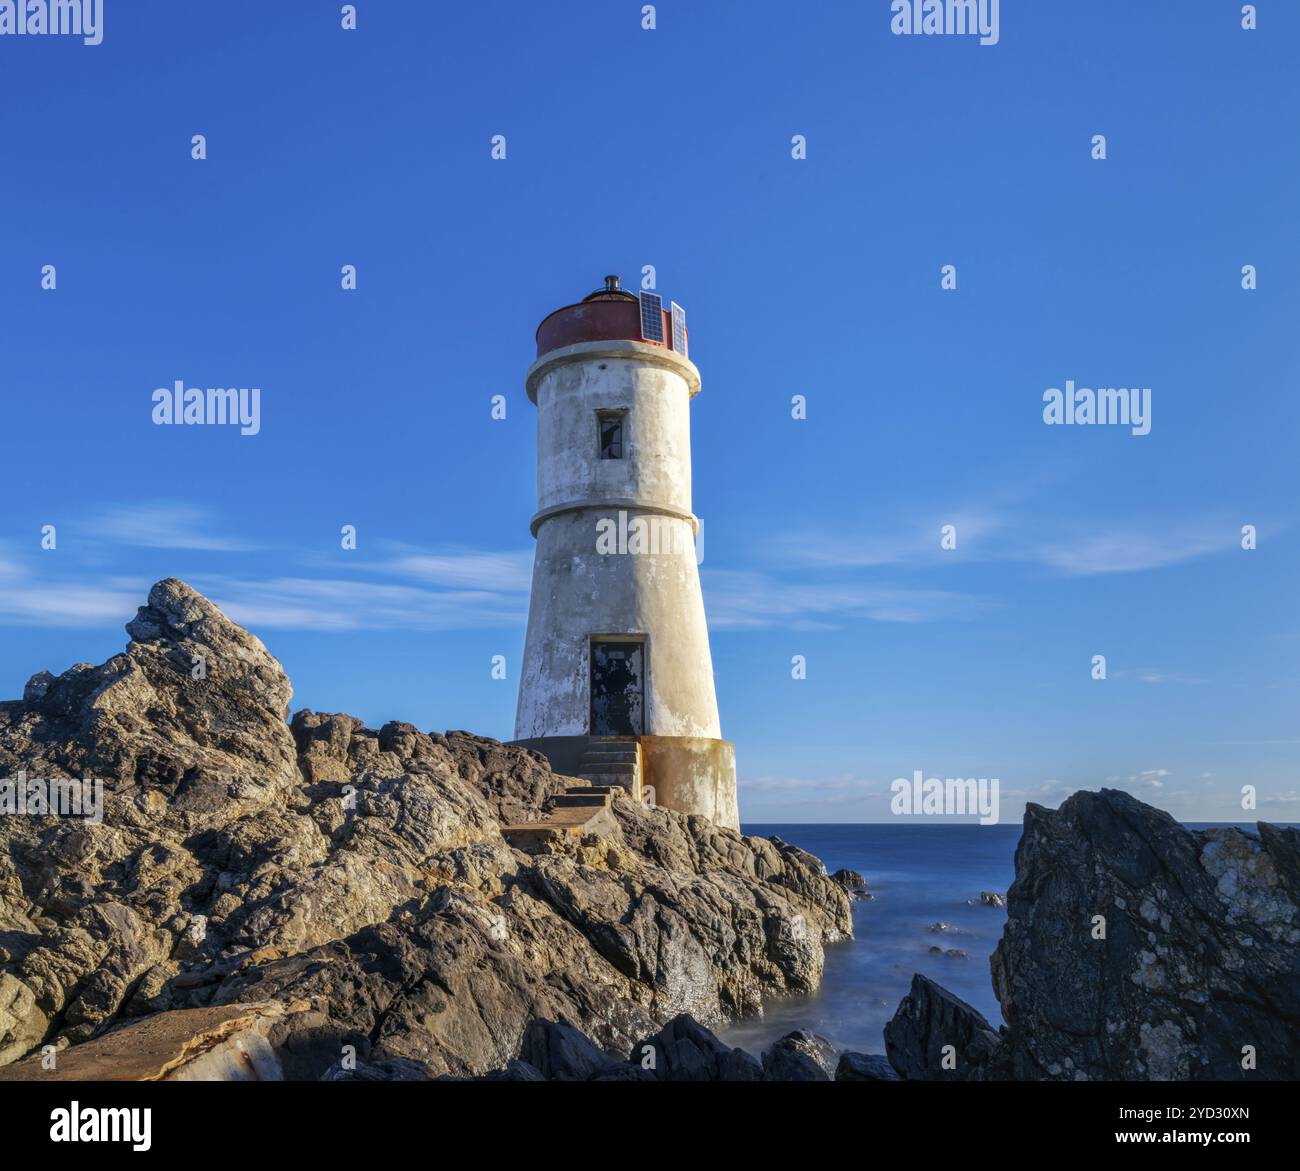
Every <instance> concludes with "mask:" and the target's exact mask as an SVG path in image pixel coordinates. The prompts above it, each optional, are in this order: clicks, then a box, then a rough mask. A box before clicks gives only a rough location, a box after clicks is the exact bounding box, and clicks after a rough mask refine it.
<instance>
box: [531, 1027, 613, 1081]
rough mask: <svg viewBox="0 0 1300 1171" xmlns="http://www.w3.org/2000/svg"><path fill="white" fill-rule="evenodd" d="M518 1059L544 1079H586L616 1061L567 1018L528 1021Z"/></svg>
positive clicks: (603, 1070)
mask: <svg viewBox="0 0 1300 1171" xmlns="http://www.w3.org/2000/svg"><path fill="white" fill-rule="evenodd" d="M519 1060H520V1061H522V1062H523V1063H524V1064H525V1065H530V1066H532V1068H533V1069H535V1070H537V1072H538V1073H540V1074H541V1075H542V1077H543V1078H545V1079H546V1080H547V1081H552V1082H586V1081H591V1080H592V1079H593V1078H594V1077H595V1076H596V1075H597V1074H600V1073H604V1072H606V1071H607V1070H609V1069H610V1068H611V1067H612V1066H614V1065H617V1064H618V1058H617V1057H613V1056H611V1055H610V1054H608V1053H606V1052H604V1051H603V1050H602V1049H600V1048H598V1047H597V1046H596V1045H595V1044H593V1042H592V1041H591V1038H589V1037H588V1036H587V1035H586V1034H585V1033H584V1032H582V1030H581V1029H575V1028H574V1027H573V1026H572V1025H571V1024H569V1023H568V1022H567V1021H543V1020H534V1021H529V1023H528V1028H526V1029H525V1030H524V1039H523V1042H522V1044H521V1045H520V1047H519Z"/></svg>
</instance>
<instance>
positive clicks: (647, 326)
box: [637, 292, 664, 345]
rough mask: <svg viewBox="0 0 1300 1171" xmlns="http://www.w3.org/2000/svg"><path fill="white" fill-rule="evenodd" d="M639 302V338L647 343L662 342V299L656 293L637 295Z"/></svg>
mask: <svg viewBox="0 0 1300 1171" xmlns="http://www.w3.org/2000/svg"><path fill="white" fill-rule="evenodd" d="M637 299H638V300H639V301H640V302H641V337H642V338H643V339H644V340H645V341H648V342H659V343H660V344H661V345H662V344H663V340H664V299H663V298H662V297H661V296H660V295H659V294H658V293H644V292H642V293H638V294H637Z"/></svg>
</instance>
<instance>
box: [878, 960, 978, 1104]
mask: <svg viewBox="0 0 1300 1171" xmlns="http://www.w3.org/2000/svg"><path fill="white" fill-rule="evenodd" d="M1000 1049H1001V1047H1000V1042H999V1037H998V1032H997V1030H996V1029H995V1028H993V1026H992V1025H990V1024H989V1022H988V1021H986V1020H985V1019H984V1017H983V1016H981V1015H980V1014H979V1013H978V1012H977V1011H976V1010H975V1009H973V1008H971V1006H970V1005H969V1004H967V1003H966V1002H965V1001H964V1000H961V999H959V998H958V997H956V996H954V995H953V994H952V993H951V992H949V991H947V990H946V989H944V988H941V987H939V985H938V984H936V983H935V982H934V981H933V980H929V979H927V978H926V977H925V976H922V975H920V974H919V973H918V974H917V975H914V976H913V977H912V988H911V991H910V992H908V994H907V996H906V997H905V998H904V999H903V1001H902V1003H901V1004H899V1006H898V1011H897V1012H896V1013H895V1014H894V1016H893V1019H892V1020H890V1022H889V1023H888V1024H887V1025H886V1026H885V1054H886V1056H887V1057H888V1058H889V1061H890V1064H892V1065H893V1067H894V1068H895V1069H896V1070H897V1071H898V1072H899V1073H900V1074H901V1075H902V1076H903V1077H905V1078H907V1079H908V1080H909V1081H984V1080H988V1079H989V1078H990V1077H991V1076H992V1075H993V1073H994V1070H995V1065H996V1063H997V1061H998V1060H999V1059H1000V1056H1001V1051H1000Z"/></svg>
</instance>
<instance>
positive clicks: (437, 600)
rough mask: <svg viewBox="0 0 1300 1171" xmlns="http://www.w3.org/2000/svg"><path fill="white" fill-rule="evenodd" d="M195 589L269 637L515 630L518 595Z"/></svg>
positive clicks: (276, 582)
mask: <svg viewBox="0 0 1300 1171" xmlns="http://www.w3.org/2000/svg"><path fill="white" fill-rule="evenodd" d="M193 584H194V585H195V588H198V589H202V590H203V592H204V593H206V594H208V596H209V597H211V598H212V600H213V601H214V602H215V603H216V604H217V605H218V606H220V607H221V609H222V610H224V611H225V613H226V614H228V615H229V616H230V617H231V618H232V619H234V620H235V621H236V622H238V623H239V624H240V625H242V626H250V627H253V628H263V629H277V630H320V631H335V632H337V631H349V630H416V631H429V630H462V629H476V628H491V627H504V626H522V624H523V622H524V620H525V619H526V618H527V615H528V601H527V597H526V596H525V595H521V594H518V593H507V592H497V591H492V590H435V589H424V588H421V587H418V586H409V585H398V584H394V583H391V582H375V581H361V580H349V579H343V578H307V577H278V578H273V579H270V580H267V581H258V580H255V579H245V580H230V579H226V580H217V581H213V582H212V583H211V584H210V585H209V584H208V583H206V582H205V580H204V579H202V578H200V579H197V580H196V581H195V582H194V583H193Z"/></svg>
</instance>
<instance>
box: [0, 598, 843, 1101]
mask: <svg viewBox="0 0 1300 1171" xmlns="http://www.w3.org/2000/svg"><path fill="white" fill-rule="evenodd" d="M128 630H129V632H130V634H131V635H132V640H131V642H130V644H129V645H128V646H127V648H126V650H125V651H124V652H123V653H122V654H119V655H115V656H114V657H113V658H111V659H110V660H109V661H108V662H106V663H104V664H103V665H102V666H98V667H96V666H93V665H90V664H84V663H83V664H77V665H76V666H74V667H72V668H70V669H69V670H68V671H65V672H64V673H63V674H62V675H59V676H57V677H55V676H47V675H41V676H38V677H35V678H34V679H33V680H32V681H31V682H30V683H29V685H28V687H27V688H26V689H25V698H24V699H23V700H21V701H11V702H7V703H0V776H16V774H17V772H18V770H19V769H25V770H26V772H27V774H28V776H29V777H42V778H78V779H80V778H90V777H98V778H101V779H102V780H103V782H104V817H103V823H102V824H98V825H96V824H89V823H87V822H86V821H84V820H73V819H66V818H58V817H52V816H49V817H47V816H40V817H35V816H23V817H4V818H0V1064H4V1063H6V1062H13V1061H15V1060H17V1059H19V1058H21V1057H23V1056H24V1055H26V1054H28V1053H30V1052H32V1051H33V1050H34V1049H36V1048H37V1047H38V1046H40V1045H41V1044H45V1043H52V1044H57V1045H73V1046H75V1045H77V1044H80V1043H83V1042H85V1041H87V1040H89V1039H91V1038H93V1037H97V1036H100V1035H102V1034H104V1033H105V1032H107V1031H108V1030H110V1029H112V1028H113V1027H114V1026H116V1025H119V1024H122V1023H124V1022H130V1021H133V1020H136V1019H139V1018H149V1017H152V1016H154V1015H156V1014H160V1013H164V1012H170V1011H174V1010H178V1009H189V1008H202V1007H208V1006H221V1005H232V1004H238V1003H241V1002H266V1001H269V1002H275V1003H279V1004H284V1005H288V1004H290V1003H293V1004H295V1005H301V1006H304V1007H302V1009H301V1011H295V1012H294V1013H292V1014H286V1015H284V1016H283V1017H282V1018H279V1019H276V1020H275V1021H273V1022H272V1023H271V1024H270V1026H269V1031H268V1039H269V1042H270V1044H271V1045H272V1046H273V1047H274V1049H275V1052H276V1054H277V1057H278V1060H279V1061H280V1063H281V1065H282V1066H283V1070H284V1075H285V1076H286V1077H289V1078H309V1079H317V1078H320V1077H323V1076H326V1075H327V1074H328V1071H330V1070H331V1069H335V1068H339V1069H340V1071H341V1069H342V1067H341V1065H340V1061H341V1057H342V1055H343V1053H344V1052H345V1047H349V1046H350V1047H351V1049H352V1050H354V1051H355V1053H356V1056H357V1059H358V1062H359V1063H364V1067H362V1066H361V1065H360V1064H359V1065H358V1068H361V1069H362V1073H361V1076H363V1077H364V1076H369V1075H370V1074H371V1073H374V1072H375V1071H383V1070H389V1071H391V1072H393V1073H394V1074H397V1073H401V1072H403V1071H405V1072H410V1071H411V1070H412V1069H415V1068H422V1069H427V1071H428V1073H429V1075H430V1076H433V1077H438V1076H444V1075H453V1076H460V1077H467V1076H480V1075H482V1074H485V1073H487V1072H488V1071H491V1070H508V1069H509V1068H510V1066H509V1063H510V1062H511V1061H513V1060H515V1059H516V1058H517V1057H518V1055H519V1051H520V1046H521V1044H522V1043H523V1040H524V1035H525V1030H526V1029H527V1028H528V1025H529V1022H530V1021H533V1020H538V1019H544V1020H550V1021H561V1020H563V1021H567V1022H569V1023H570V1024H572V1025H573V1026H574V1027H575V1028H576V1029H578V1030H581V1032H582V1033H583V1034H585V1035H586V1037H588V1038H589V1039H590V1040H591V1042H592V1043H593V1044H594V1045H595V1046H596V1047H597V1048H598V1049H601V1050H605V1051H612V1052H617V1053H626V1052H629V1051H630V1048H631V1046H632V1044H633V1043H634V1041H635V1040H636V1039H637V1038H644V1037H646V1036H648V1035H651V1034H653V1033H654V1032H655V1031H656V1030H657V1029H659V1028H660V1027H661V1026H662V1025H664V1024H665V1023H666V1022H668V1021H671V1020H672V1019H673V1018H675V1017H677V1016H678V1015H679V1014H681V1013H684V1012H689V1013H691V1014H692V1015H693V1016H695V1017H697V1018H698V1019H699V1020H700V1021H701V1022H703V1023H704V1024H706V1025H707V1024H716V1023H721V1022H722V1021H724V1020H727V1019H730V1018H733V1017H737V1016H740V1015H743V1014H746V1013H750V1012H753V1011H755V1010H757V1009H758V1008H759V1007H760V1005H761V1002H762V998H763V997H764V996H765V995H769V994H788V993H800V992H810V991H813V990H814V989H815V988H816V987H817V985H818V983H819V981H820V978H821V969H822V960H823V946H824V944H826V943H828V942H832V941H835V940H839V939H842V938H845V937H847V936H848V935H849V934H850V933H851V930H852V926H851V919H850V904H849V899H848V896H847V895H846V894H845V892H844V890H843V889H842V887H840V886H839V884H837V883H835V882H833V881H832V880H831V879H830V878H829V877H828V876H827V875H826V873H825V869H824V867H822V865H821V863H820V862H819V861H818V860H817V859H816V858H813V857H812V856H811V855H809V854H806V853H805V852H803V851H802V850H798V849H796V848H795V847H792V846H788V845H786V844H785V843H782V842H779V841H776V840H765V839H760V838H751V837H743V836H742V835H740V834H739V833H736V832H735V831H732V830H727V829H721V828H719V827H718V826H716V825H714V824H713V823H711V822H709V821H708V820H707V819H705V818H700V817H688V816H684V815H680V814H676V813H672V812H670V811H668V810H664V809H652V808H648V807H645V806H641V805H638V804H636V803H634V802H632V801H631V800H630V799H628V798H627V797H625V796H624V795H622V794H619V795H618V796H617V797H616V799H615V801H614V803H613V805H612V807H611V815H612V821H613V828H612V830H611V831H610V832H609V833H608V834H607V835H606V836H605V837H603V838H596V837H594V836H589V837H587V838H573V837H572V836H570V837H567V838H563V839H557V840H555V841H554V842H550V843H547V844H545V845H543V846H542V847H540V848H539V849H537V850H536V851H534V852H533V853H530V854H524V853H521V852H519V851H517V850H513V849H511V847H510V846H509V845H508V844H507V842H506V841H505V839H504V838H503V836H502V833H501V826H502V824H503V823H504V822H509V823H518V822H522V821H529V820H538V819H539V818H540V817H541V816H542V813H543V810H544V807H545V805H546V802H547V801H548V800H549V799H550V797H552V796H554V795H555V794H556V793H557V792H559V791H561V790H562V789H563V788H565V787H567V786H568V785H571V784H574V783H576V782H574V781H573V780H572V779H571V778H557V777H555V776H554V775H553V774H552V773H551V771H550V768H549V766H548V765H547V763H546V761H545V760H544V759H543V758H542V757H540V756H538V755H537V754H536V753H533V752H529V751H527V750H525V749H522V748H515V747H511V746H509V745H505V744H500V743H498V742H496V741H492V740H488V739H484V738H482V737H477V736H472V735H469V734H468V733H461V732H449V733H447V734H446V735H438V734H429V733H424V732H421V731H419V730H417V729H416V728H414V727H412V726H411V725H409V724H402V723H389V724H386V725H384V726H383V727H382V728H380V729H378V730H374V729H370V728H367V727H365V726H364V725H363V724H362V723H361V721H359V720H357V719H355V718H354V717H351V716H346V715H331V714H321V713H314V712H299V713H298V714H297V715H296V716H295V717H294V719H293V721H292V724H291V725H290V724H287V723H286V722H285V721H286V715H287V712H288V704H289V700H290V697H291V688H290V684H289V680H288V678H287V677H286V676H285V674H284V672H283V670H282V669H281V668H280V665H279V663H277V662H276V660H275V659H274V658H273V657H272V656H271V655H270V653H269V652H268V651H267V650H266V648H265V647H264V646H263V645H262V643H261V642H260V641H259V640H258V639H256V638H255V637H254V636H252V635H251V634H249V633H248V632H247V631H245V630H243V629H241V628H240V627H239V626H237V625H235V624H234V623H233V622H231V621H229V619H227V618H226V617H225V616H224V615H223V614H222V613H221V612H220V610H218V609H217V607H215V606H214V605H213V604H212V603H211V602H209V601H208V600H207V599H206V598H204V597H203V596H202V595H200V594H198V593H197V592H195V591H194V590H192V589H190V588H189V587H188V586H186V585H185V584H184V583H182V582H180V581H177V580H175V579H168V580H167V581H163V582H159V583H158V584H157V585H156V586H154V587H153V589H152V590H151V591H150V594H149V602H148V605H146V606H144V607H142V608H141V609H140V611H139V613H138V614H137V615H136V617H135V618H134V619H133V620H132V621H131V623H130V624H129V626H128ZM408 1063H415V1064H414V1065H412V1064H408Z"/></svg>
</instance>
